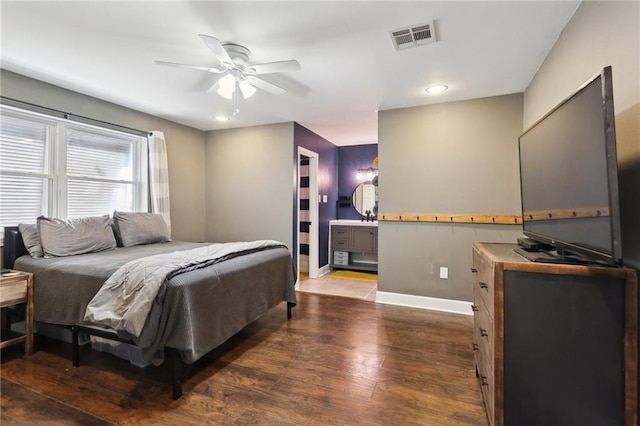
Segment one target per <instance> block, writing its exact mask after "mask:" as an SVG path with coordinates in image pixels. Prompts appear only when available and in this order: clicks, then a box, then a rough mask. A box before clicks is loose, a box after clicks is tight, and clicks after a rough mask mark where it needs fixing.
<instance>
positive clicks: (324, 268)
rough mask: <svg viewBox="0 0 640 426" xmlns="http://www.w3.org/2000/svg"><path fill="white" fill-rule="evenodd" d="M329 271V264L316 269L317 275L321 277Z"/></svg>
mask: <svg viewBox="0 0 640 426" xmlns="http://www.w3.org/2000/svg"><path fill="white" fill-rule="evenodd" d="M329 272H331V267H330V266H329V265H324V266H323V267H322V268H320V269H318V277H322V276H324V275H327V274H328V273H329Z"/></svg>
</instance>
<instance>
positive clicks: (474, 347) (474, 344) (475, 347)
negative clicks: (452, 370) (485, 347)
mask: <svg viewBox="0 0 640 426" xmlns="http://www.w3.org/2000/svg"><path fill="white" fill-rule="evenodd" d="M471 347H472V348H473V350H474V351H477V350H478V349H480V346H478V344H477V343H476V342H473V343H472V344H471Z"/></svg>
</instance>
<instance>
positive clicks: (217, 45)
mask: <svg viewBox="0 0 640 426" xmlns="http://www.w3.org/2000/svg"><path fill="white" fill-rule="evenodd" d="M198 37H200V38H201V39H202V41H204V44H206V45H207V47H208V48H209V50H211V51H212V52H213V54H214V55H215V56H216V58H218V60H219V61H220V63H221V64H222V65H228V66H233V61H232V60H231V57H230V56H229V54H228V53H227V51H226V50H224V46H223V45H222V42H221V41H220V40H218V39H217V38H215V37H212V36H208V35H205V34H198Z"/></svg>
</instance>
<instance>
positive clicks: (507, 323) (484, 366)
mask: <svg viewBox="0 0 640 426" xmlns="http://www.w3.org/2000/svg"><path fill="white" fill-rule="evenodd" d="M515 247H516V246H515V245H512V244H498V243H474V244H473V268H472V275H473V295H474V305H473V310H474V337H473V349H474V351H475V360H476V373H477V375H478V379H479V381H480V387H481V389H482V396H483V399H484V402H485V406H486V409H487V415H488V418H489V422H490V423H491V424H492V425H497V426H500V425H517V426H526V425H545V426H552V425H574V424H575V425H581V426H584V425H605V424H606V425H622V424H625V425H628V426H631V425H637V407H638V401H637V356H638V351H637V333H638V310H637V303H638V302H637V301H638V293H637V276H636V273H635V271H634V270H632V269H625V268H603V267H588V266H576V265H558V264H548V263H534V262H529V261H527V260H525V259H524V258H522V257H520V256H519V255H517V254H516V253H514V252H513V249H514V248H515Z"/></svg>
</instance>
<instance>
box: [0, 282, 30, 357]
mask: <svg viewBox="0 0 640 426" xmlns="http://www.w3.org/2000/svg"><path fill="white" fill-rule="evenodd" d="M19 303H26V305H27V314H26V318H25V333H24V334H21V333H17V332H15V331H13V330H4V329H3V330H2V339H1V340H2V342H1V343H0V349H1V348H6V347H7V346H13V345H15V344H18V343H22V342H24V352H25V354H26V355H31V354H32V353H33V274H31V273H29V272H21V271H13V270H12V271H10V272H8V273H5V274H3V275H2V276H0V308H5V307H7V306H12V305H17V304H19Z"/></svg>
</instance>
